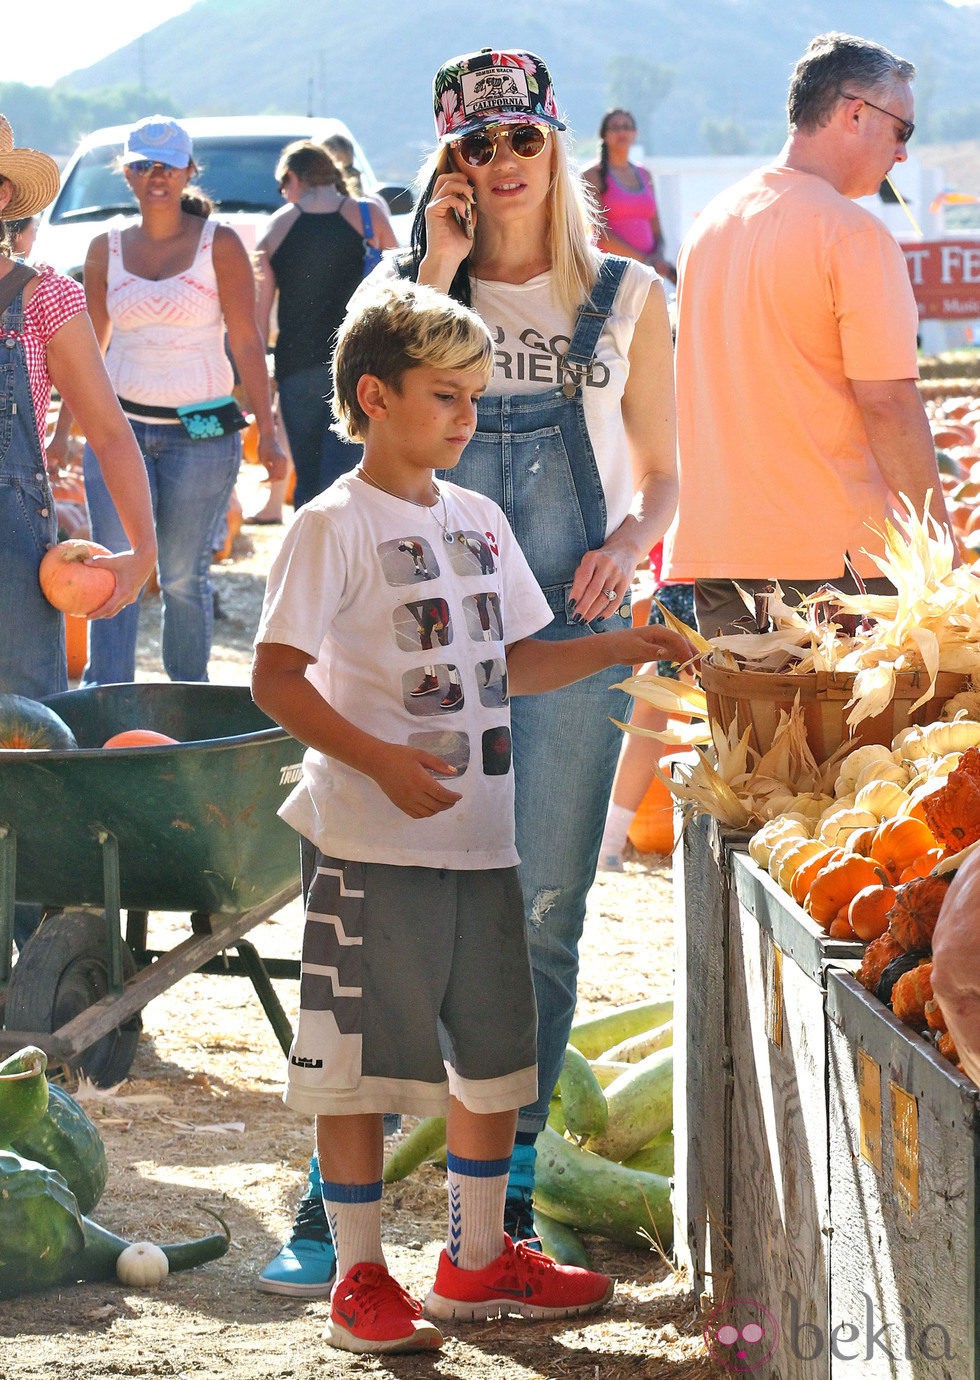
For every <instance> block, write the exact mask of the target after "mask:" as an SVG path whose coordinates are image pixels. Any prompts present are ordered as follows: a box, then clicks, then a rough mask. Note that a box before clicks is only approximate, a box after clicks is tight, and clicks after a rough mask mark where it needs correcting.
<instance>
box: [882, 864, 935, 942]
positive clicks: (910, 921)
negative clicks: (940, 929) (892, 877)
mask: <svg viewBox="0 0 980 1380" xmlns="http://www.w3.org/2000/svg"><path fill="white" fill-rule="evenodd" d="M948 890H949V879H948V878H947V877H933V876H929V877H916V878H915V879H914V880H913V881H911V882H903V883H902V885H901V886H898V887H896V888H895V901H894V903H893V905H892V908H891V910H890V911H889V912H888V933H889V934H890V935H891V936H892V938H893V939H895V940H896V941H897V942H898V943H899V944H900V945H901V946H902V948H903V949H906V950H907V949H929V948H931V947H932V933H933V930H934V929H935V928H936V921H937V920H938V919H939V909H940V907H941V906H942V903H943V901H944V900H945V898H946V892H947V891H948Z"/></svg>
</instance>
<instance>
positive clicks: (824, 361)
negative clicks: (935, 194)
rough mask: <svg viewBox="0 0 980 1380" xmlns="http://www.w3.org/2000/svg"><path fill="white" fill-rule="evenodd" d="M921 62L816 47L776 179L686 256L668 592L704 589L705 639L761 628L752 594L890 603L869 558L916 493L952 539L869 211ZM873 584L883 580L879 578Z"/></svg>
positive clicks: (765, 178) (766, 176)
mask: <svg viewBox="0 0 980 1380" xmlns="http://www.w3.org/2000/svg"><path fill="white" fill-rule="evenodd" d="M914 72H915V69H914V67H913V66H912V64H911V63H909V62H906V61H905V60H904V59H903V58H900V57H897V56H896V55H895V54H894V53H890V52H889V51H888V50H887V49H886V48H882V47H880V46H879V45H878V44H875V43H871V42H868V41H867V40H865V39H860V38H853V37H851V36H849V35H847V34H837V33H831V34H823V35H821V36H819V37H817V38H815V39H813V41H812V42H811V43H810V45H809V47H808V48H807V50H806V52H805V53H804V54H803V56H802V57H801V58H800V60H799V62H798V63H797V65H796V69H795V71H794V73H793V77H792V81H791V84H790V90H789V100H788V113H789V137H788V139H787V142H786V144H785V146H784V148H783V150H782V152H781V153H780V155H779V157H778V159H777V160H776V162H775V163H773V164H771V165H770V166H768V167H764V168H760V169H758V170H757V171H756V172H754V173H752V174H750V176H749V177H747V178H745V179H744V180H743V181H741V182H740V183H738V184H737V185H736V186H734V187H732V188H730V189H728V190H727V191H725V192H723V193H722V194H721V195H720V196H718V197H716V198H715V199H714V200H713V201H712V202H711V203H710V205H709V206H708V207H707V208H706V209H705V210H704V211H703V212H702V213H701V215H700V216H699V217H698V219H697V222H696V223H695V226H694V228H693V230H692V231H691V232H690V234H689V235H688V236H687V238H686V240H685V242H684V244H683V246H682V249H681V253H680V256H679V258H678V269H679V275H680V277H679V287H678V295H677V355H676V360H677V363H676V369H677V404H678V409H677V410H678V417H677V421H678V426H677V431H678V451H679V461H680V496H679V501H678V508H677V514H676V517H675V519H674V523H673V525H672V527H671V529H670V531H669V532H668V534H667V539H666V542H665V559H664V571H665V575H666V576H667V577H668V578H669V579H671V580H690V579H694V580H695V581H696V584H695V605H696V610H697V618H698V626H699V628H700V630H701V632H702V633H703V634H705V635H706V636H715V635H716V634H717V633H718V631H719V630H725V631H729V630H730V628H731V625H732V623H733V622H734V621H735V619H737V618H739V617H740V616H742V615H744V614H745V612H746V609H745V605H744V603H743V601H742V599H741V598H740V597H739V594H738V592H737V590H736V589H735V582H737V583H738V584H739V585H740V586H742V587H743V588H745V589H747V590H753V589H755V588H758V587H759V586H761V585H765V584H767V583H769V582H772V581H773V580H778V581H779V583H780V584H781V585H782V587H783V590H784V592H785V595H786V597H787V598H788V599H790V600H792V599H793V597H794V592H797V591H798V592H799V593H801V594H805V593H811V592H812V591H813V590H814V589H817V588H819V587H820V585H821V584H824V583H828V582H829V583H832V584H834V585H836V586H837V587H838V588H841V589H847V590H850V591H853V590H854V589H855V585H854V582H853V581H852V580H851V579H850V575H849V573H848V571H847V569H846V562H849V563H850V565H851V566H853V567H854V568H855V569H856V570H857V572H858V573H859V574H860V575H861V577H862V579H863V580H864V582H865V584H866V585H867V587H868V588H869V590H872V591H874V592H878V593H881V592H888V591H889V590H890V586H889V585H888V584H887V583H886V582H885V581H883V580H882V579H881V578H880V572H879V571H878V568H877V567H876V566H875V565H874V563H873V561H872V560H871V559H870V557H869V556H868V555H867V554H866V552H867V551H880V550H881V540H880V538H879V537H878V536H877V534H876V532H875V531H874V530H873V529H880V528H881V527H882V524H883V523H884V521H885V519H886V518H887V517H888V516H889V514H891V513H892V512H893V511H894V510H895V506H896V499H897V497H898V495H900V494H904V495H906V496H907V497H908V498H909V499H910V500H911V501H912V503H913V504H914V505H915V508H916V509H917V511H918V512H919V513H920V514H921V513H922V511H923V508H924V506H925V503H926V495H927V493H928V492H929V491H930V490H931V491H932V498H931V500H930V509H931V512H932V514H933V515H934V516H935V517H936V519H937V520H938V521H939V522H941V523H943V524H944V525H948V517H947V514H946V508H945V504H944V502H943V498H942V490H941V488H940V484H939V475H938V471H937V468H936V454H935V449H934V447H933V444H932V437H931V434H930V431H929V424H928V421H927V419H926V415H925V411H924V409H923V406H922V401H921V399H920V396H919V393H918V389H917V388H916V384H915V380H916V379H917V377H918V365H917V362H916V326H917V315H916V309H915V301H914V298H913V295H912V288H911V285H910V282H909V276H908V272H907V270H906V267H905V261H904V258H903V256H902V252H901V249H900V248H899V246H898V244H897V243H896V241H895V240H894V239H893V237H892V236H891V234H890V233H889V231H888V230H886V229H885V227H884V225H883V224H882V222H881V221H879V220H878V219H877V218H876V217H875V216H873V215H871V214H870V212H868V211H866V210H865V209H864V208H863V207H860V206H857V205H856V204H855V201H854V199H855V198H857V197H862V196H869V195H871V194H872V193H874V192H876V191H877V190H878V187H879V186H880V185H881V182H882V180H883V179H884V177H885V175H886V174H887V173H888V171H889V169H890V168H892V167H893V166H894V164H895V163H897V162H903V161H904V159H905V158H906V156H907V155H906V151H905V149H906V145H907V143H908V141H909V139H910V138H911V137H912V131H913V114H914V110H913V100H912V91H911V86H910V83H911V80H912V77H913V75H914ZM874 577H878V578H877V579H875V578H874Z"/></svg>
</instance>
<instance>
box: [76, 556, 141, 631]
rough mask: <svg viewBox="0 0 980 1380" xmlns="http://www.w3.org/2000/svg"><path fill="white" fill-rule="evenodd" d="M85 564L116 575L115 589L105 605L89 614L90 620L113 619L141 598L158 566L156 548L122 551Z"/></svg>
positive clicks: (96, 557)
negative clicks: (103, 567) (101, 568)
mask: <svg viewBox="0 0 980 1380" xmlns="http://www.w3.org/2000/svg"><path fill="white" fill-rule="evenodd" d="M84 564H85V565H91V566H100V565H101V566H105V568H106V569H107V570H111V571H112V573H113V575H115V577H116V587H115V589H114V590H113V591H112V593H111V594H110V596H109V598H108V599H107V600H106V601H105V603H104V604H102V605H101V606H100V607H99V608H97V609H96V610H95V611H94V613H91V614H89V617H90V618H111V617H112V616H113V614H115V613H118V612H119V610H120V609H124V608H125V607H126V605H127V604H132V603H135V601H136V600H137V599H138V598H139V596H140V591H141V590H142V588H143V586H144V585H145V584H146V582H147V580H148V579H149V578H150V575H151V574H152V571H153V567H154V565H155V564H156V547H155V546H154V547H152V548H151V549H150V550H148V551H140V552H137V551H121V552H119V553H118V555H115V556H91V557H90V558H89V559H88V560H87V561H85V563H84Z"/></svg>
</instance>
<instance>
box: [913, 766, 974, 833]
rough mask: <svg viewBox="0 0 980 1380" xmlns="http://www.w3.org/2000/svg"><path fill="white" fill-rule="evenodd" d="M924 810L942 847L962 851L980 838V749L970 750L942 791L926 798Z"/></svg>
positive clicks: (948, 778) (942, 787)
mask: <svg viewBox="0 0 980 1380" xmlns="http://www.w3.org/2000/svg"><path fill="white" fill-rule="evenodd" d="M922 808H923V811H924V813H925V817H926V820H927V821H928V824H929V827H930V829H931V830H932V832H933V834H934V836H935V838H936V840H937V841H938V842H939V843H940V844H941V845H942V847H944V848H948V849H950V850H951V851H952V852H958V851H959V850H960V849H961V848H965V847H966V846H967V844H969V843H975V842H976V840H977V839H980V750H978V749H977V748H975V747H971V748H967V750H966V752H964V754H963V756H962V757H961V758H960V760H959V764H958V765H957V767H956V768H955V770H954V771H951V772H950V774H949V776H947V778H946V780H945V782H944V784H943V785H942V786H941V787H940V789H939V790H937V791H934V792H933V793H932V794H931V795H929V796H926V798H925V799H924V800H923V802H922Z"/></svg>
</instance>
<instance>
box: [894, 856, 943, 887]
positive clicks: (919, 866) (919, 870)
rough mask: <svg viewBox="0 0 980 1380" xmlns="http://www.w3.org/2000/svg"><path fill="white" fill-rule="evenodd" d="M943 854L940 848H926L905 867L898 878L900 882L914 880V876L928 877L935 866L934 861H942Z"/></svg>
mask: <svg viewBox="0 0 980 1380" xmlns="http://www.w3.org/2000/svg"><path fill="white" fill-rule="evenodd" d="M944 856H945V855H944V853H943V850H942V849H941V848H930V849H928V850H927V851H926V852H925V853H923V854H922V855H921V856H920V857H918V858H916V860H915V862H914V863H912V864H911V866H909V867H907V868H906V869H905V871H904V872H903V873H902V875H901V877H899V879H898V880H899V881H900V882H911V881H914V880H915V878H916V877H928V875H929V873H930V872H931V871H932V869H933V868H934V867H935V866H936V863H938V862H942V860H943V857H944Z"/></svg>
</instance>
